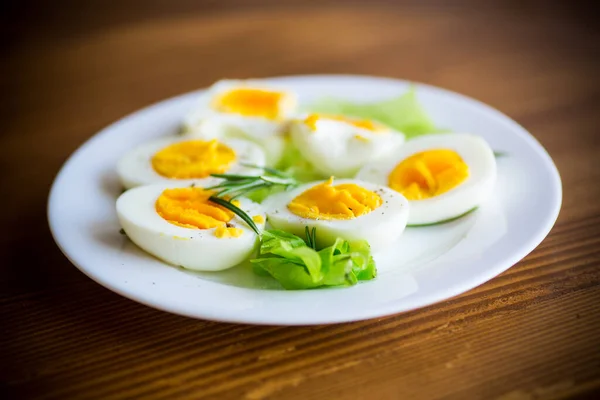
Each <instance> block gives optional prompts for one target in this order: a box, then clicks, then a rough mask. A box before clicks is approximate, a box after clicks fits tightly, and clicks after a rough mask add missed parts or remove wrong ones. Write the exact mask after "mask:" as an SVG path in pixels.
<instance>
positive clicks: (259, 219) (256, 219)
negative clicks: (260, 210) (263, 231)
mask: <svg viewBox="0 0 600 400" xmlns="http://www.w3.org/2000/svg"><path fill="white" fill-rule="evenodd" d="M252 221H254V222H256V223H257V224H263V223H264V222H265V217H263V216H262V215H255V216H254V217H252Z"/></svg>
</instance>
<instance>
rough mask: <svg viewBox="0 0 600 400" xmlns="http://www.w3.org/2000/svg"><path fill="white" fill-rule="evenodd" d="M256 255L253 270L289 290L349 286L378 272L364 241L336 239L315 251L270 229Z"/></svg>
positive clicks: (299, 239)
mask: <svg viewBox="0 0 600 400" xmlns="http://www.w3.org/2000/svg"><path fill="white" fill-rule="evenodd" d="M259 254H260V255H259V257H258V258H255V259H253V260H251V263H252V264H253V268H254V271H255V273H257V274H259V275H270V276H272V277H273V278H275V279H276V280H277V281H279V283H280V284H281V286H283V287H284V288H285V289H288V290H297V289H312V288H317V287H323V286H352V285H355V284H356V283H357V282H358V281H359V280H370V279H373V278H375V276H376V275H377V270H376V268H375V262H374V261H373V257H372V256H371V248H370V246H369V244H368V243H367V242H366V241H355V242H349V241H346V240H344V239H340V238H338V239H337V240H336V241H335V243H334V244H333V245H331V246H329V247H326V248H324V249H321V250H318V251H317V250H314V249H312V248H311V247H309V246H308V245H307V243H306V242H305V240H304V239H302V238H300V237H298V236H296V235H293V234H291V233H288V232H284V231H280V230H276V229H270V230H266V231H264V232H263V239H262V242H261V246H260V249H259Z"/></svg>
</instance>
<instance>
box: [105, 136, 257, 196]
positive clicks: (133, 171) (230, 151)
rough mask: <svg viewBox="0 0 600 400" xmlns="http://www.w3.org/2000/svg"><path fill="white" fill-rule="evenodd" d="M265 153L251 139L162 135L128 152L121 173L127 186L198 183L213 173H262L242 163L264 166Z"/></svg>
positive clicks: (120, 161)
mask: <svg viewBox="0 0 600 400" xmlns="http://www.w3.org/2000/svg"><path fill="white" fill-rule="evenodd" d="M264 163H265V155H264V152H263V150H262V149H261V148H260V147H259V146H258V145H256V144H254V143H252V142H249V141H247V140H240V139H229V140H218V139H211V140H200V139H190V138H187V139H181V138H161V139H156V140H153V141H150V142H148V143H144V144H142V145H141V146H139V147H137V148H135V149H133V150H131V151H130V152H128V153H126V154H125V155H124V156H123V157H122V158H121V159H120V160H119V162H118V164H117V173H118V175H119V178H120V180H121V183H122V184H123V186H124V187H125V188H127V189H129V188H132V187H135V186H140V185H148V184H152V183H160V182H174V181H175V182H177V181H182V182H183V183H186V182H194V181H198V180H201V179H205V178H208V177H209V176H210V175H211V174H222V173H230V174H247V175H256V174H258V173H260V171H259V170H257V169H255V168H250V167H246V166H244V165H242V164H254V165H258V166H263V165H264Z"/></svg>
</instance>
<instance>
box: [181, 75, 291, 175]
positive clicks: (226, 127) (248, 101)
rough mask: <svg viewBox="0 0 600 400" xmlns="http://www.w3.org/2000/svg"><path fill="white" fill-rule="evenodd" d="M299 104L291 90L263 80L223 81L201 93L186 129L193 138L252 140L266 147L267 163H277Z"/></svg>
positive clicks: (186, 120) (188, 117) (185, 126)
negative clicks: (289, 120)
mask: <svg viewBox="0 0 600 400" xmlns="http://www.w3.org/2000/svg"><path fill="white" fill-rule="evenodd" d="M296 103H297V101H296V95H295V94H294V93H293V92H292V91H290V90H285V89H282V88H278V87H276V86H273V85H270V84H268V83H266V82H263V81H259V80H246V81H244V80H222V81H219V82H217V83H215V84H214V85H213V86H211V87H210V88H209V89H208V90H207V92H206V93H205V94H203V95H202V96H201V98H200V101H199V103H198V104H197V106H196V109H195V110H194V111H192V113H190V114H189V115H188V116H187V118H186V119H185V121H184V128H185V130H186V131H187V132H188V133H187V134H188V135H190V136H192V137H199V138H215V137H216V138H227V137H239V138H244V139H248V140H252V141H254V142H255V143H257V144H259V145H260V146H262V147H263V148H264V150H265V152H266V155H267V162H268V164H269V165H275V164H277V162H278V161H279V160H280V158H281V156H282V155H283V151H284V148H285V144H286V141H285V133H286V131H287V124H288V119H289V117H290V116H291V115H292V113H294V112H295V109H296Z"/></svg>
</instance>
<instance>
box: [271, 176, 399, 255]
mask: <svg viewBox="0 0 600 400" xmlns="http://www.w3.org/2000/svg"><path fill="white" fill-rule="evenodd" d="M265 207H266V209H267V218H268V221H269V223H270V224H271V225H272V226H273V227H274V228H276V229H281V230H284V231H288V232H291V233H293V234H295V235H298V236H300V237H304V234H305V227H309V228H311V229H312V228H316V233H317V235H316V236H317V245H318V246H319V247H325V246H329V245H331V244H333V243H334V242H335V240H336V238H338V237H339V238H342V239H346V240H366V241H368V242H369V244H370V245H371V248H372V249H373V251H378V250H381V249H383V248H385V247H387V246H388V245H390V244H391V243H393V242H394V241H396V240H397V239H398V238H399V237H400V235H401V234H402V232H403V231H404V228H405V226H406V222H407V219H408V213H409V210H408V208H409V205H408V201H407V200H406V199H405V198H404V196H402V195H401V194H400V193H398V192H395V191H394V190H391V189H389V188H387V187H385V186H381V185H377V184H374V183H369V182H362V181H358V180H353V179H340V180H336V181H335V182H334V180H333V178H330V179H329V180H327V181H323V182H313V183H309V184H306V185H303V186H300V187H298V188H295V189H294V190H290V191H288V192H283V193H279V194H277V195H274V196H272V197H270V198H268V199H267V201H266V204H265Z"/></svg>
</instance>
